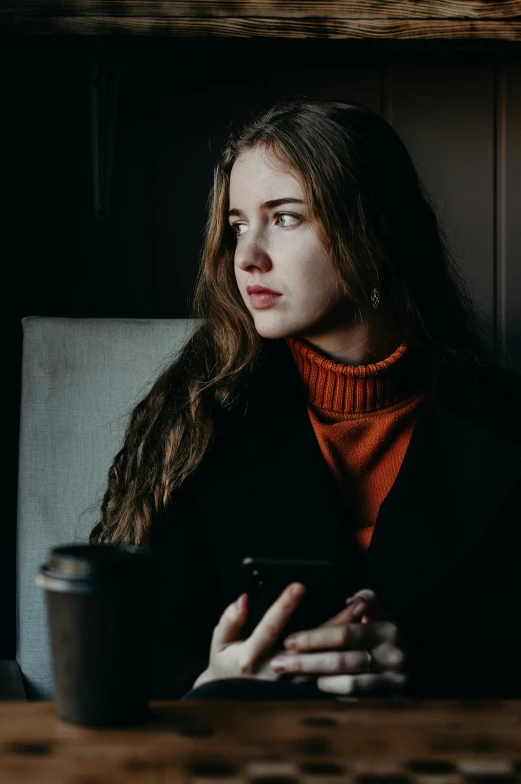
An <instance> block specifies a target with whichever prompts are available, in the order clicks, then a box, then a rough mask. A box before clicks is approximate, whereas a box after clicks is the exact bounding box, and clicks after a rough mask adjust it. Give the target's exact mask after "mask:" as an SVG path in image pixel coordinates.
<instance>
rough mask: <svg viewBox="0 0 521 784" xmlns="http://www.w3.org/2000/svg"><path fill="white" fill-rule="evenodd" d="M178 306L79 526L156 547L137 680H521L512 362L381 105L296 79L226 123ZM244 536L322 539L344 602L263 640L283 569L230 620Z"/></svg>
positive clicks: (197, 689) (209, 692) (305, 552)
mask: <svg viewBox="0 0 521 784" xmlns="http://www.w3.org/2000/svg"><path fill="white" fill-rule="evenodd" d="M258 287H262V288H267V289H269V290H271V292H272V293H269V292H268V293H264V294H262V293H257V289H258ZM193 318H195V319H200V323H199V326H198V327H197V329H196V331H195V333H194V334H193V336H192V337H191V338H190V339H189V340H188V342H187V344H186V345H185V346H184V348H183V350H182V351H181V352H180V354H179V356H178V357H177V358H176V360H175V361H174V363H173V364H172V365H171V366H170V367H169V368H168V369H167V370H166V371H165V372H164V373H163V374H162V375H161V376H160V378H159V379H158V380H157V381H156V383H155V385H154V387H153V388H152V390H151V392H150V393H149V394H148V395H147V396H146V397H145V398H144V399H143V400H142V401H141V402H140V403H139V405H138V406H137V407H136V409H135V411H134V412H133V415H132V418H131V421H130V424H129V426H128V430H127V433H126V437H125V442H124V446H123V448H122V450H121V451H120V452H119V453H118V455H117V456H116V458H115V460H114V463H113V466H112V468H111V470H110V473H109V483H108V489H107V491H106V494H105V497H104V501H103V505H102V518H101V520H100V522H99V523H98V525H97V526H96V527H95V528H94V530H93V532H92V534H91V542H93V543H94V542H120V541H127V542H132V543H135V544H139V545H149V546H151V547H152V548H153V549H154V550H155V552H156V553H157V555H158V559H159V563H160V567H161V568H160V583H159V585H160V589H159V591H158V600H157V606H156V608H155V611H156V613H157V620H158V630H159V631H158V641H157V658H156V666H155V678H156V683H155V692H156V696H162V697H173V698H176V697H181V696H183V695H184V696H185V697H186V698H197V697H201V698H210V697H216V698H224V697H233V698H236V697H254V698H264V697H269V698H277V697H284V698H288V697H291V698H293V697H301V696H302V697H305V698H310V697H313V698H314V697H317V698H321V699H325V698H333V699H338V698H342V697H346V696H347V697H348V698H353V697H355V698H357V697H359V696H362V695H368V696H374V695H379V694H391V695H392V694H398V695H399V694H405V695H411V696H419V697H450V696H498V697H501V696H512V697H513V696H518V697H521V687H520V683H519V674H518V669H517V667H518V665H517V662H518V661H519V660H521V657H520V656H519V654H520V652H521V640H520V637H521V626H520V620H519V618H520V615H519V612H518V606H519V601H518V600H519V599H521V588H520V582H519V572H520V571H521V570H520V568H519V567H520V557H519V554H520V551H519V527H520V524H519V513H518V511H517V495H518V492H517V491H518V490H519V487H520V482H521V448H520V440H521V437H520V431H519V419H518V418H517V405H516V404H517V403H518V402H519V399H520V395H519V392H520V385H519V377H518V376H517V375H516V374H515V373H513V371H511V370H510V369H509V368H505V367H503V366H500V365H499V364H497V363H493V362H491V360H490V357H489V354H488V351H487V348H486V342H485V338H484V328H483V326H482V324H481V317H480V315H479V314H478V312H477V310H476V307H475V306H474V305H473V303H472V301H471V299H470V297H469V296H468V295H467V293H466V289H465V286H464V284H463V282H462V279H461V278H460V276H459V274H458V272H457V269H456V267H455V265H454V263H453V262H452V261H451V259H450V256H449V253H448V251H447V249H446V245H445V243H444V240H443V237H442V234H441V231H440V227H439V225H438V223H437V219H436V216H435V212H434V209H433V207H432V206H431V205H430V203H429V200H428V197H427V195H426V192H425V190H424V188H423V187H422V184H421V182H420V180H419V178H418V175H417V173H416V171H415V168H414V166H413V163H412V161H411V159H410V157H409V155H408V153H407V151H406V149H405V147H404V145H403V143H402V142H401V140H400V139H399V137H398V135H397V134H396V133H395V131H394V130H393V129H392V127H391V126H390V125H388V124H387V123H386V122H385V121H384V120H383V119H382V118H381V117H379V116H378V115H377V114H375V113H374V112H372V111H370V110H369V109H367V108H366V107H364V106H362V105H360V104H357V103H343V102H332V101H321V100H318V99H302V100H295V101H292V102H289V103H281V104H278V105H275V106H274V107H272V108H271V109H269V110H267V111H265V112H262V113H260V114H258V115H257V116H256V117H254V118H253V119H252V120H250V121H249V122H248V123H246V124H245V125H244V126H243V127H241V128H239V129H238V130H236V131H235V132H233V133H232V134H231V136H230V138H229V139H228V141H227V144H226V146H225V148H224V151H223V153H222V156H221V159H220V161H219V164H218V166H217V168H216V171H215V179H214V185H213V189H212V193H211V199H210V202H209V215H208V221H207V225H206V231H205V241H204V247H203V253H202V263H201V267H200V272H199V276H198V280H197V285H196V291H195V296H194V304H193ZM252 555H253V556H263V555H265V556H270V557H277V556H280V557H290V558H291V557H294V558H296V557H303V558H324V559H329V560H331V561H332V562H333V563H334V565H335V567H336V569H337V570H338V574H339V575H341V583H342V591H343V592H342V593H341V594H340V593H339V595H338V612H337V613H336V614H335V615H334V616H332V617H330V618H324V623H323V624H321V625H320V626H318V627H316V628H308V629H303V630H302V631H303V634H301V635H297V638H298V639H297V641H296V642H295V643H294V645H293V647H292V645H291V641H290V640H289V639H286V640H285V642H284V646H285V647H284V649H282V650H277V648H276V645H275V641H276V639H277V638H278V637H279V634H280V633H282V632H283V631H284V628H285V625H286V623H287V621H288V619H289V618H290V617H291V615H292V614H293V612H294V611H295V609H296V607H297V605H298V604H299V603H300V602H301V601H302V594H300V595H293V594H292V589H293V587H296V588H298V585H296V586H293V585H289V586H288V587H287V588H286V589H285V591H284V592H283V593H282V594H281V596H280V597H279V598H278V599H277V601H276V602H275V603H274V604H273V605H272V606H271V607H270V608H269V610H268V611H267V613H266V614H265V616H264V617H263V619H262V620H261V622H260V623H259V624H258V625H257V627H256V628H255V630H254V632H253V633H252V634H251V635H250V636H249V637H246V636H245V635H243V634H242V633H241V630H242V629H243V627H244V623H245V620H246V618H247V613H248V608H247V596H246V595H245V594H243V593H242V591H243V586H242V581H241V562H242V559H243V558H244V557H245V556H252ZM237 597H239V598H238V599H237ZM236 600H237V601H236ZM280 660H282V661H280Z"/></svg>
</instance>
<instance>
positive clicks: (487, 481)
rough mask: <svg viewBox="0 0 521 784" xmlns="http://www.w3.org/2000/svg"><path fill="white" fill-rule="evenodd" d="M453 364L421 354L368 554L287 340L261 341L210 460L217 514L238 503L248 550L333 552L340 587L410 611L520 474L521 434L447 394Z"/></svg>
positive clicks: (398, 613)
mask: <svg viewBox="0 0 521 784" xmlns="http://www.w3.org/2000/svg"><path fill="white" fill-rule="evenodd" d="M447 372H448V369H447V367H446V363H445V362H444V360H440V359H437V358H434V357H433V358H429V359H428V360H427V361H426V381H427V389H428V394H427V400H426V402H425V404H424V405H423V407H422V408H421V409H420V414H419V418H418V421H417V424H416V427H415V429H414V431H413V435H412V438H411V441H410V444H409V447H408V450H407V452H406V455H405V458H404V460H403V463H402V466H401V468H400V471H399V473H398V476H397V478H396V481H395V482H394V484H393V487H392V488H391V491H390V492H389V494H388V495H387V497H386V499H385V500H384V502H383V503H382V506H381V508H380V512H379V515H378V518H377V521H376V525H375V530H374V533H373V538H372V541H371V545H370V547H369V550H368V552H367V554H366V556H365V558H361V556H360V553H359V551H358V548H357V546H356V544H355V541H354V538H353V536H352V534H351V524H350V520H349V511H348V510H347V508H346V506H345V504H344V502H343V500H342V499H341V496H340V493H339V491H338V488H337V487H336V484H335V482H334V479H333V477H332V475H331V473H330V471H329V469H328V467H327V464H326V461H325V460H324V458H323V456H322V454H321V452H320V448H319V446H318V442H317V440H316V437H315V434H314V432H313V428H312V425H311V423H310V421H309V418H308V414H307V411H306V401H305V397H304V390H303V388H302V385H301V383H300V378H299V376H298V371H297V368H296V366H295V364H294V362H293V359H292V357H291V354H290V351H289V348H288V347H287V345H286V343H285V341H284V340H271V341H264V348H263V352H262V355H261V357H260V360H259V364H258V366H257V368H256V370H255V372H254V373H253V374H252V378H251V384H250V387H249V389H248V392H247V395H246V396H245V403H244V407H243V408H241V407H240V406H239V408H238V411H237V412H236V414H235V415H234V417H229V418H228V420H227V422H226V421H225V420H223V426H224V428H225V429H224V431H223V434H224V433H227V436H228V437H223V438H221V439H220V440H219V441H218V443H217V445H216V448H215V449H214V451H213V453H211V454H210V460H209V461H206V470H207V473H206V476H207V481H209V482H210V486H209V492H208V495H207V497H208V498H209V499H212V500H211V507H212V510H213V514H214V515H216V514H217V515H218V511H219V504H220V502H223V505H224V507H225V508H226V510H227V514H228V519H229V520H230V519H232V518H233V516H234V514H235V510H236V511H237V512H240V510H243V515H240V517H239V518H238V520H237V522H236V524H235V525H236V531H237V533H238V534H239V530H240V531H241V533H240V536H242V537H243V539H242V542H243V550H246V551H248V552H247V554H248V555H280V556H286V557H298V556H301V557H314V558H327V559H331V560H332V561H333V563H334V564H336V566H337V569H338V575H339V590H340V591H341V592H342V596H343V597H344V598H345V597H347V596H348V595H351V594H352V593H353V592H355V591H356V590H359V589H360V588H362V587H368V588H372V589H373V590H375V592H376V593H377V595H379V596H380V597H381V599H382V601H383V602H384V604H385V606H386V607H387V608H388V610H389V611H390V612H391V613H392V614H393V615H394V616H395V617H397V618H401V617H403V616H405V615H407V614H408V613H409V612H410V611H411V610H413V609H414V608H415V606H417V605H418V604H419V603H420V602H421V601H422V600H424V599H425V598H427V597H428V596H429V595H430V594H431V593H432V592H433V591H434V590H435V589H436V587H437V586H438V585H440V583H442V582H443V581H444V580H445V579H446V578H447V577H448V576H449V575H450V574H451V573H452V572H453V570H454V569H456V568H457V566H458V565H459V564H461V563H462V561H463V560H464V559H465V557H466V556H467V555H468V554H469V553H470V552H471V551H472V549H473V548H474V547H475V546H476V545H477V543H478V542H479V541H480V539H481V538H482V536H483V535H484V533H485V531H486V529H487V527H488V526H489V524H490V523H491V522H492V521H493V519H494V516H495V514H496V512H497V510H498V508H499V506H500V504H501V502H502V501H503V499H504V498H505V496H506V495H508V493H509V491H511V490H512V488H513V487H514V486H515V485H516V484H517V483H518V482H520V480H521V448H520V447H519V446H518V445H517V444H513V443H510V442H508V441H505V440H503V439H501V438H499V437H498V436H496V435H494V434H493V433H491V432H489V431H488V430H486V429H485V428H483V427H480V426H478V425H476V424H474V423H472V422H471V421H469V420H467V419H465V418H464V417H462V416H461V415H459V414H457V413H455V412H453V411H450V410H448V409H446V408H444V407H443V406H442V405H440V402H439V399H438V383H439V378H440V376H441V374H443V373H447ZM473 405H474V403H473V401H472V400H471V399H470V398H469V400H468V406H469V407H470V408H471V407H472V406H473ZM226 428H228V430H226ZM230 436H231V437H230ZM224 468H225V469H226V475H223V469H224ZM212 488H213V490H212ZM259 493H264V494H266V495H267V497H268V498H269V504H268V505H267V504H266V501H263V502H262V501H260V500H258V495H259ZM256 496H257V500H256ZM232 498H233V508H234V512H233V513H232V511H231V499H232ZM219 499H220V500H219ZM270 507H271V511H270ZM208 511H210V503H208ZM222 512H223V514H224V513H225V510H224V508H223V510H222ZM239 521H240V522H239Z"/></svg>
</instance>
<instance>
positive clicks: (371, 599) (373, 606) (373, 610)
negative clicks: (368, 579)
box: [350, 588, 391, 621]
mask: <svg viewBox="0 0 521 784" xmlns="http://www.w3.org/2000/svg"><path fill="white" fill-rule="evenodd" d="M350 598H351V599H354V600H355V601H356V600H360V601H364V602H365V603H366V606H367V615H369V616H370V617H371V619H372V620H374V621H385V620H390V618H391V616H390V614H389V612H388V610H387V609H386V608H385V607H384V606H383V604H382V603H381V601H380V599H379V598H378V596H377V595H376V594H375V592H374V591H372V590H371V589H370V588H362V590H360V591H357V592H356V593H355V594H353V596H352V597H350Z"/></svg>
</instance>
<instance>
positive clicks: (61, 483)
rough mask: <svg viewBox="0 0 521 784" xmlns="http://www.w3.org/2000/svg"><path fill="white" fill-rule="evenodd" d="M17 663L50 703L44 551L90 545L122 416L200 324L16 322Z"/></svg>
mask: <svg viewBox="0 0 521 784" xmlns="http://www.w3.org/2000/svg"><path fill="white" fill-rule="evenodd" d="M22 323H23V331H24V347H23V368H22V408H21V426H20V465H19V485H18V528H17V599H16V601H17V657H16V658H17V661H18V664H19V665H20V669H21V671H22V675H23V678H24V685H25V689H26V693H27V696H28V698H29V699H53V698H54V683H53V676H52V662H51V654H50V640H49V635H48V629H47V618H46V611H45V597H44V592H43V590H42V589H41V588H38V587H37V586H36V585H35V577H36V574H37V571H38V569H39V567H40V565H41V564H42V563H44V561H45V560H46V558H47V555H48V552H49V550H50V548H51V547H54V546H56V545H59V544H71V543H74V542H83V543H85V542H87V541H88V536H89V533H90V531H91V529H92V527H93V525H94V523H95V522H96V520H97V519H98V518H97V515H98V512H99V503H100V500H101V496H102V493H103V490H104V486H105V484H106V481H107V474H108V470H109V467H110V465H111V463H112V460H113V458H114V456H115V455H116V453H117V452H118V451H119V449H120V447H121V445H122V441H123V435H124V431H125V427H126V425H127V422H128V415H129V413H130V412H131V410H132V408H133V407H134V405H135V404H136V403H137V402H138V400H139V399H140V398H141V397H142V396H143V395H144V394H145V393H146V392H147V391H148V389H150V387H151V385H152V383H153V381H154V380H155V378H156V377H157V376H158V375H159V373H160V371H161V370H162V369H163V368H164V367H165V366H166V365H168V364H169V363H170V362H171V361H172V360H173V359H174V358H175V356H176V355H177V354H178V352H179V350H180V349H181V348H182V346H183V345H184V344H185V343H186V341H187V340H188V338H189V337H190V335H191V334H192V333H193V332H194V331H195V328H196V327H197V326H198V324H199V323H200V322H199V321H198V320H192V319H90V318H82V319H80V318H74V319H73V318H43V317H33V316H31V317H27V318H25V319H23V322H22Z"/></svg>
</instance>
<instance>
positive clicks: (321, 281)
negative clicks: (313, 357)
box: [229, 147, 352, 338]
mask: <svg viewBox="0 0 521 784" xmlns="http://www.w3.org/2000/svg"><path fill="white" fill-rule="evenodd" d="M304 199H305V197H304V193H303V190H302V188H301V186H300V184H299V181H298V179H297V177H296V175H295V173H294V172H293V171H292V170H289V169H287V168H284V167H283V165H282V164H281V163H280V162H279V161H278V160H276V159H275V158H274V157H273V156H271V155H270V154H269V152H268V151H267V150H266V149H265V148H261V147H255V148H253V149H251V150H248V151H247V152H245V153H243V154H241V155H240V156H239V157H238V158H237V160H236V161H235V163H234V165H233V168H232V170H231V173H230V212H231V214H230V216H229V222H230V224H231V227H232V230H233V232H234V233H235V235H236V240H235V242H236V246H235V257H234V265H235V277H236V280H237V285H238V287H239V291H240V292H241V295H242V298H243V299H244V302H245V304H246V307H247V308H248V310H249V311H250V313H251V315H252V317H253V320H254V322H255V327H256V329H257V332H258V333H259V334H260V335H261V336H262V337H265V338H283V337H287V336H290V335H300V336H304V337H319V336H321V335H324V334H325V333H327V332H328V331H330V330H331V329H334V328H335V326H338V325H340V324H342V323H343V324H344V325H346V318H348V315H347V312H348V310H347V303H346V299H345V295H344V294H343V292H342V291H341V290H340V287H339V285H338V283H337V281H336V279H335V277H334V275H333V271H332V269H331V267H330V265H329V262H328V258H327V255H326V251H325V249H324V247H323V245H322V243H321V242H320V240H319V238H318V236H317V233H316V230H315V228H314V224H313V216H312V214H311V205H309V204H306V203H304ZM275 200H276V201H279V200H280V201H282V200H283V201H284V202H285V203H278V204H271V205H270V204H266V202H270V201H275ZM315 225H316V224H315ZM255 285H259V286H264V287H266V288H269V289H271V290H273V291H276V292H279V294H280V296H278V297H274V298H270V299H269V300H268V304H267V306H265V307H261V306H260V305H261V304H262V302H259V301H256V300H255V298H254V297H250V294H249V293H248V290H247V287H249V286H255ZM351 317H352V316H351Z"/></svg>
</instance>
